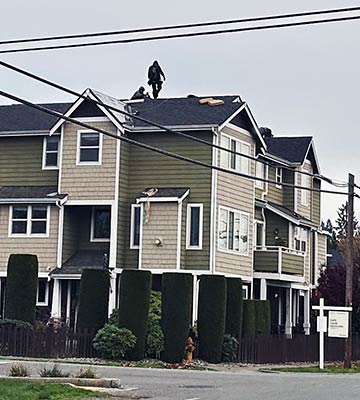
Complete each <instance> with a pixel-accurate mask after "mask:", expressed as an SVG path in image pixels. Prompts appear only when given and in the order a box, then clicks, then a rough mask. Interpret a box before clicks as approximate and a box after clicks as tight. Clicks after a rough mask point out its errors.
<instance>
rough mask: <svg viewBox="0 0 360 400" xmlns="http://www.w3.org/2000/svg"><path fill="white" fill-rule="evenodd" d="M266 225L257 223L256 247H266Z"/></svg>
mask: <svg viewBox="0 0 360 400" xmlns="http://www.w3.org/2000/svg"><path fill="white" fill-rule="evenodd" d="M264 233H265V230H264V223H263V222H259V221H256V222H255V235H254V236H255V246H256V247H257V246H264V245H265V243H264Z"/></svg>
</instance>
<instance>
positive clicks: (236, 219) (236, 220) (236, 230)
mask: <svg viewBox="0 0 360 400" xmlns="http://www.w3.org/2000/svg"><path fill="white" fill-rule="evenodd" d="M239 249H240V214H238V213H234V250H236V251H239Z"/></svg>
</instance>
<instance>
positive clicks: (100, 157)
mask: <svg viewBox="0 0 360 400" xmlns="http://www.w3.org/2000/svg"><path fill="white" fill-rule="evenodd" d="M82 133H97V134H98V135H99V159H98V161H80V143H81V140H80V139H81V134H82ZM102 148H103V135H102V134H101V133H99V132H97V131H96V130H91V129H79V130H78V131H77V143H76V165H102Z"/></svg>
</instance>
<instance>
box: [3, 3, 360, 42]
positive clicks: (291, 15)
mask: <svg viewBox="0 0 360 400" xmlns="http://www.w3.org/2000/svg"><path fill="white" fill-rule="evenodd" d="M353 11H360V7H346V8H334V9H326V10H318V11H307V12H298V13H288V14H278V15H269V16H262V17H250V18H240V19H230V20H219V21H210V22H198V23H192V24H179V25H165V26H156V27H149V28H136V29H124V30H117V31H106V32H92V33H80V34H72V35H59V36H43V37H36V38H25V39H11V40H2V41H0V45H8V44H20V43H34V42H44V41H53V40H69V39H84V38H91V37H102V36H115V35H125V34H133V33H145V32H157V31H167V30H174V29H185V28H200V27H206V26H219V25H232V24H241V23H245V22H259V21H270V20H276V19H286V18H297V17H309V16H314V15H324V14H338V13H344V12H346V13H347V12H353Z"/></svg>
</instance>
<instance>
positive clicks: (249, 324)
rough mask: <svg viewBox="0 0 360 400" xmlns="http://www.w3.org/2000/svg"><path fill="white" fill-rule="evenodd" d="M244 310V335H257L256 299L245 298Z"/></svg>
mask: <svg viewBox="0 0 360 400" xmlns="http://www.w3.org/2000/svg"><path fill="white" fill-rule="evenodd" d="M243 311H244V313H243V335H244V336H255V333H256V331H255V326H256V315H255V302H254V300H244V303H243Z"/></svg>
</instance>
